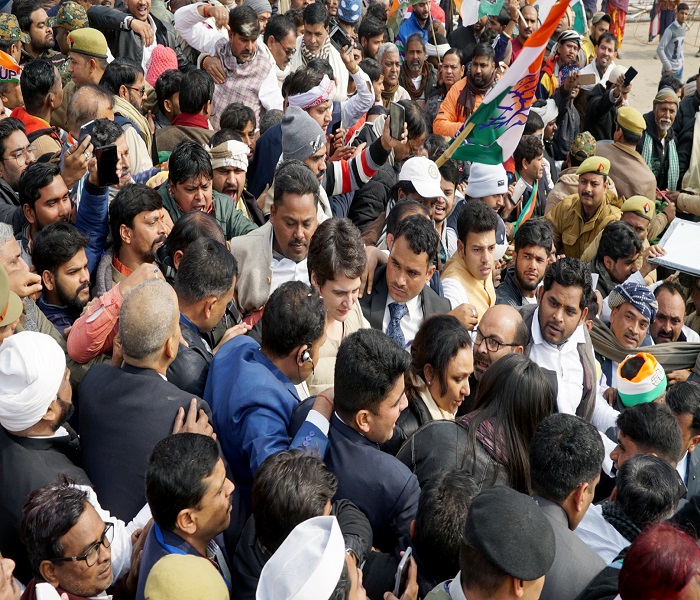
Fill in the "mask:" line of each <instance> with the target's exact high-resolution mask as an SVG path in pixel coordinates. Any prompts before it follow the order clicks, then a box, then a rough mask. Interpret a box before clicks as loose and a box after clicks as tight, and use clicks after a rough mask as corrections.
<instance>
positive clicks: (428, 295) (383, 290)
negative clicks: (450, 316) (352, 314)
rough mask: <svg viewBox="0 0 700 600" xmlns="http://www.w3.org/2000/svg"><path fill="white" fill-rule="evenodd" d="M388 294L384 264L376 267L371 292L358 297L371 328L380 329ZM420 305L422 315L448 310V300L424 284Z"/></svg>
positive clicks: (443, 312)
mask: <svg viewBox="0 0 700 600" xmlns="http://www.w3.org/2000/svg"><path fill="white" fill-rule="evenodd" d="M388 295H389V287H388V286H387V283H386V265H382V266H381V267H378V268H377V270H376V271H375V272H374V283H373V285H372V293H371V294H365V295H364V296H362V298H360V307H361V308H362V314H363V315H364V316H365V319H367V320H368V321H369V324H370V325H371V326H372V329H379V330H380V331H382V322H383V321H384V311H385V310H386V299H387V296H388ZM420 299H421V306H422V307H423V317H424V318H425V317H429V316H431V315H444V314H447V313H448V312H450V309H451V306H450V301H449V300H447V299H446V298H441V297H440V296H438V295H437V294H436V293H435V292H434V291H433V290H432V288H431V287H430V286H428V285H426V286H425V287H424V288H423V291H422V292H421V293H420Z"/></svg>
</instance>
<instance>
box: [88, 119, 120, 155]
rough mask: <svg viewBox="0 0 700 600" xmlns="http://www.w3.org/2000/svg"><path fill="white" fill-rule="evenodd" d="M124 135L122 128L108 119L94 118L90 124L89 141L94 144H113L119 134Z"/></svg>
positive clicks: (97, 145) (96, 145)
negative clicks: (90, 134)
mask: <svg viewBox="0 0 700 600" xmlns="http://www.w3.org/2000/svg"><path fill="white" fill-rule="evenodd" d="M123 135H124V130H123V129H122V128H121V127H119V125H117V123H115V122H114V121H111V120H110V119H96V120H95V123H94V124H93V126H92V136H91V139H90V142H91V143H92V144H93V145H94V146H95V148H97V147H99V146H108V145H110V144H114V143H115V142H116V141H117V140H118V139H119V138H120V137H121V136H123Z"/></svg>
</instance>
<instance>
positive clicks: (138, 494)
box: [78, 365, 211, 522]
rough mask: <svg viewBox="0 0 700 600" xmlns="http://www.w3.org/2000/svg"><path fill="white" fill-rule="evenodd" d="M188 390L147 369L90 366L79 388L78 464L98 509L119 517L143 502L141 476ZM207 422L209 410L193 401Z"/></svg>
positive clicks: (185, 405) (186, 398)
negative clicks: (80, 450)
mask: <svg viewBox="0 0 700 600" xmlns="http://www.w3.org/2000/svg"><path fill="white" fill-rule="evenodd" d="M192 397H193V396H192V394H189V393H187V392H184V391H182V390H180V389H178V388H177V387H175V386H174V385H173V384H172V383H170V382H168V381H165V379H163V378H162V377H161V376H160V375H159V374H158V373H156V372H155V371H152V370H151V369H140V368H137V367H132V366H130V365H124V366H123V367H122V368H118V367H114V366H111V365H95V366H94V367H93V368H92V369H90V370H89V371H88V373H87V375H85V377H84V378H83V381H82V383H81V384H80V388H79V390H78V398H79V402H80V442H81V446H82V448H83V468H84V469H85V472H86V473H87V474H88V476H89V477H90V479H91V480H92V482H93V483H94V486H95V491H96V492H97V497H98V498H99V499H100V504H101V505H102V507H103V508H105V509H107V510H109V511H110V512H111V513H112V514H113V515H114V516H116V517H118V518H120V519H122V520H123V521H127V522H128V521H130V520H131V519H133V518H134V517H135V516H136V514H137V513H138V511H139V510H141V508H143V506H144V504H146V494H145V475H146V466H147V463H148V457H149V456H150V454H151V452H152V451H153V447H154V446H155V445H156V444H157V443H158V442H159V441H160V440H162V439H163V438H165V437H167V436H168V435H170V433H171V432H172V428H173V423H174V421H175V417H176V415H177V411H178V409H179V408H180V407H183V408H184V409H185V410H187V408H188V407H189V404H190V401H191V400H192ZM198 404H199V406H200V408H203V409H204V410H205V412H206V413H207V415H208V416H209V419H210V420H211V411H210V410H209V406H208V405H207V403H206V402H204V400H200V399H198Z"/></svg>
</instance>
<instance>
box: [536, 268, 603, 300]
mask: <svg viewBox="0 0 700 600" xmlns="http://www.w3.org/2000/svg"><path fill="white" fill-rule="evenodd" d="M592 281H593V280H592V279H591V272H590V271H589V270H588V266H587V265H586V263H584V262H583V261H581V260H579V259H578V258H569V257H564V258H562V259H559V260H558V261H556V262H555V263H552V264H551V265H549V266H548V267H547V270H546V271H545V272H544V279H543V280H542V291H543V292H544V293H547V292H548V291H549V290H551V289H552V286H553V285H554V284H555V283H557V284H559V285H560V286H562V287H580V288H581V299H580V300H579V303H578V306H579V308H580V309H581V310H583V309H584V308H586V305H587V304H588V297H589V296H590V295H591V293H592V292H593V283H592Z"/></svg>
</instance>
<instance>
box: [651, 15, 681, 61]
mask: <svg viewBox="0 0 700 600" xmlns="http://www.w3.org/2000/svg"><path fill="white" fill-rule="evenodd" d="M684 39H685V25H680V24H679V23H678V21H674V22H673V23H671V24H670V25H669V26H668V27H667V28H666V31H664V34H663V35H662V36H661V40H660V41H659V45H658V47H657V48H656V55H657V56H658V57H659V60H660V61H661V64H662V65H663V70H664V71H674V72H678V71H680V70H681V69H682V68H683V40H684Z"/></svg>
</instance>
